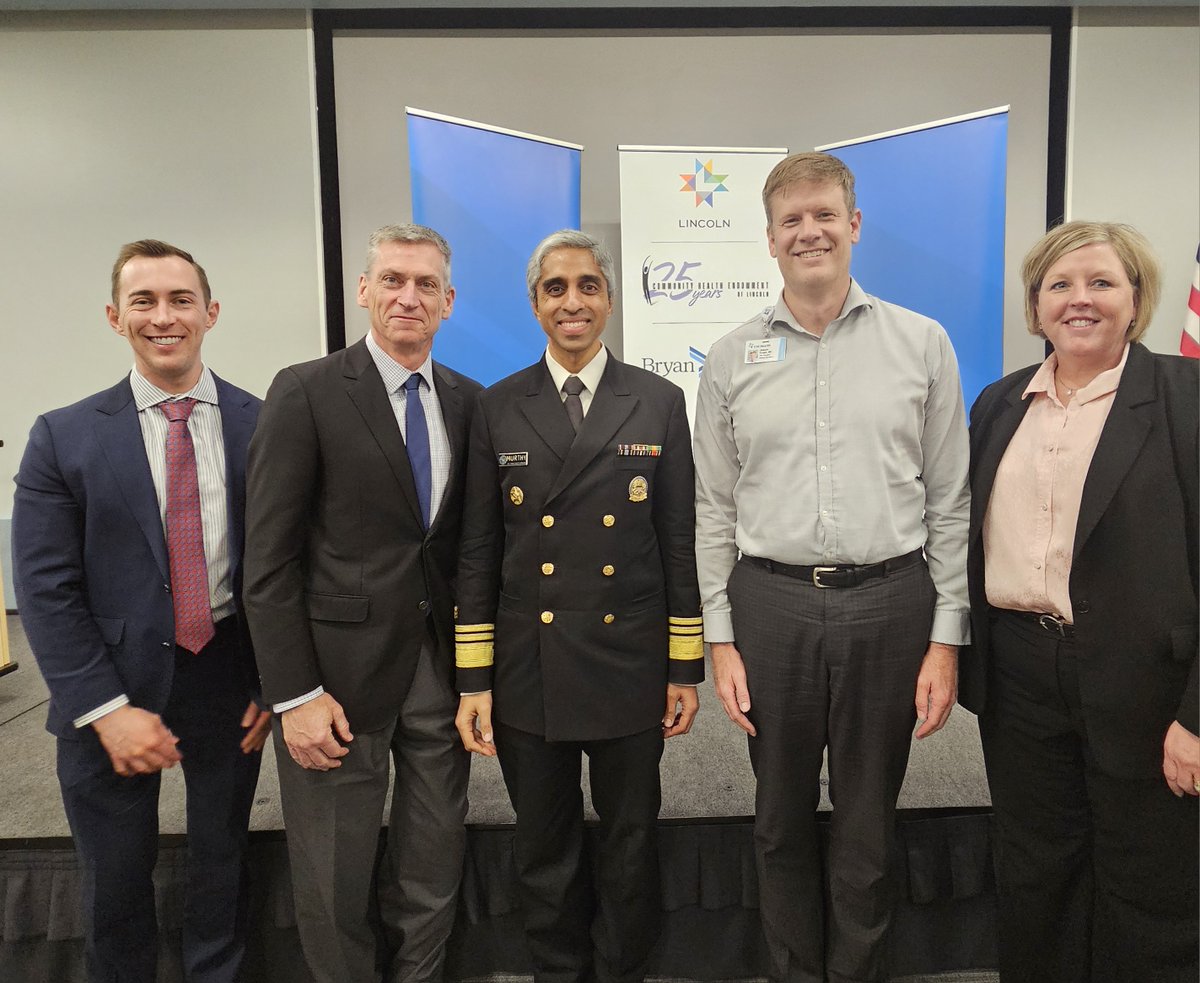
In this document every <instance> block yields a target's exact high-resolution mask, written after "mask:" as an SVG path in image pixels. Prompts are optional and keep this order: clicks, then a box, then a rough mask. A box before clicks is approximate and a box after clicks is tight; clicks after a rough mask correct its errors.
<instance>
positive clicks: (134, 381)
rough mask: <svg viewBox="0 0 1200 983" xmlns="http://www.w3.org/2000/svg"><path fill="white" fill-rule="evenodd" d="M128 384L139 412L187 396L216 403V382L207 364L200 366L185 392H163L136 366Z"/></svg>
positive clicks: (203, 401) (200, 401)
mask: <svg viewBox="0 0 1200 983" xmlns="http://www.w3.org/2000/svg"><path fill="white" fill-rule="evenodd" d="M129 385H130V386H131V387H132V388H133V403H134V405H135V406H136V407H137V411H138V412H139V413H141V412H142V410H148V409H150V407H152V406H157V405H158V404H159V403H166V402H170V401H171V400H175V399H188V398H189V397H190V398H191V399H194V400H196V401H197V402H199V403H212V404H213V406H216V405H218V400H217V384H216V382H215V381H214V380H213V374H212V370H211V369H209V367H208V366H207V365H202V366H201V369H200V379H199V380H198V381H197V382H196V384H195V385H194V386H192V388H191V389H190V390H188V391H187V392H185V393H179V394H176V393H168V392H164V391H163V390H161V389H159V388H158V386H156V385H155V384H154V383H153V382H150V381H149V380H148V379H147V378H146V377H145V376H144V375H142V374H141V373H140V372H139V371H138V370H137V368H136V366H135V367H134V368H133V369H132V370H131V371H130V373H129Z"/></svg>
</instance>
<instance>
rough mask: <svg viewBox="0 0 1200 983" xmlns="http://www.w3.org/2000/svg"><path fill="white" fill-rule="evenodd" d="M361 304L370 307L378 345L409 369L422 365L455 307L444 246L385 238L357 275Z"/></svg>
mask: <svg viewBox="0 0 1200 983" xmlns="http://www.w3.org/2000/svg"><path fill="white" fill-rule="evenodd" d="M358 306H359V307H365V308H366V309H367V310H368V311H369V312H370V315H371V334H372V335H374V337H375V341H376V342H377V343H378V345H379V347H380V348H382V349H383V350H384V351H385V352H387V353H388V354H389V355H390V356H391V357H392V358H394V359H395V360H396V361H397V362H399V363H400V364H401V365H403V366H404V367H405V368H408V369H418V368H420V366H421V364H422V363H423V362H424V361H425V359H426V357H427V356H428V355H429V350H430V349H431V348H432V347H433V336H434V335H435V334H437V330H438V328H440V327H441V326H442V322H443V321H444V320H445V319H446V318H448V317H449V316H450V312H451V311H452V310H453V309H454V288H453V287H451V286H449V285H448V284H447V283H446V261H445V259H444V258H443V256H442V253H441V251H440V250H439V249H438V247H437V246H435V245H434V244H433V243H431V242H398V241H390V242H381V243H380V244H379V247H378V251H377V254H376V256H375V261H374V262H373V263H372V264H371V268H370V269H369V270H367V272H366V273H364V274H363V275H362V276H360V277H359V278H358Z"/></svg>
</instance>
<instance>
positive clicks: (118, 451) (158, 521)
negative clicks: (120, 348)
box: [96, 379, 171, 583]
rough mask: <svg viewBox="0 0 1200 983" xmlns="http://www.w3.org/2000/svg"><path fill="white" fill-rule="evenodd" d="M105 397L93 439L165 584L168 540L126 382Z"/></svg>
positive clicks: (135, 406)
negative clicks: (101, 452) (102, 454)
mask: <svg viewBox="0 0 1200 983" xmlns="http://www.w3.org/2000/svg"><path fill="white" fill-rule="evenodd" d="M107 396H108V398H107V399H106V400H105V401H104V402H103V403H101V405H100V406H99V408H98V413H99V417H98V419H97V420H96V440H97V442H98V443H99V444H100V448H101V450H102V451H103V453H104V457H105V459H106V460H107V461H108V464H109V467H110V468H112V471H113V477H114V479H115V480H116V483H117V486H118V487H119V488H120V489H121V494H122V496H124V498H125V504H126V506H127V507H128V508H129V511H130V513H132V515H133V517H134V519H135V520H136V521H137V524H138V526H139V527H140V528H141V530H142V534H143V535H144V536H145V537H146V542H147V543H148V544H149V546H150V552H151V553H152V554H153V555H154V562H155V563H157V564H158V569H159V572H160V573H161V574H162V577H163V582H164V583H167V582H169V581H170V579H171V567H170V563H169V562H168V561H167V540H166V535H165V534H164V533H163V525H162V515H161V513H160V511H159V507H158V495H157V494H155V491H154V479H153V478H152V477H151V475H150V462H149V461H148V460H146V444H145V441H144V440H143V438H142V427H141V424H140V423H139V422H138V415H137V405H136V404H135V403H134V401H133V389H132V387H131V386H130V385H129V380H128V379H126V380H124V381H122V382H120V383H118V384H117V385H116V386H114V387H113V388H112V389H110V390H109V391H108V394H107Z"/></svg>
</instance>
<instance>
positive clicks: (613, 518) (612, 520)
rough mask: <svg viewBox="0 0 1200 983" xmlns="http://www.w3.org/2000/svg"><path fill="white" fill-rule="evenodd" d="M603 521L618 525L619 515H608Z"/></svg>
mask: <svg viewBox="0 0 1200 983" xmlns="http://www.w3.org/2000/svg"><path fill="white" fill-rule="evenodd" d="M603 521H604V524H605V525H606V526H613V525H616V522H617V517H616V516H615V515H606V516H605V517H604V520H603Z"/></svg>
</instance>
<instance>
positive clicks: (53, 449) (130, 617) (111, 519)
mask: <svg viewBox="0 0 1200 983" xmlns="http://www.w3.org/2000/svg"><path fill="white" fill-rule="evenodd" d="M214 379H215V381H216V385H217V394H218V402H219V405H220V411H221V428H222V431H223V433H224V438H225V467H226V487H227V491H228V503H227V504H228V514H229V554H230V561H231V563H232V565H233V568H232V574H233V589H234V598H235V600H236V601H237V603H238V605H239V621H240V620H241V619H240V603H241V582H242V552H243V545H244V538H245V537H244V529H245V526H244V514H245V498H246V451H247V447H248V446H249V443H250V437H251V435H252V434H253V432H254V426H255V421H256V419H257V417H258V409H259V406H260V405H261V403H260V400H259V399H258V398H257V397H255V396H252V395H251V394H250V393H248V392H245V391H243V390H241V389H238V388H236V387H235V386H231V385H229V384H228V383H226V382H224V381H222V380H221V379H219V378H216V377H215V376H214ZM16 482H17V491H16V497H15V499H14V502H13V527H12V546H13V561H14V567H15V576H14V581H15V583H14V588H15V591H16V595H17V604H18V609H19V611H20V614H21V624H22V626H23V627H24V629H25V633H26V635H27V636H28V638H29V642H30V646H31V647H32V649H33V653H34V655H35V656H36V658H37V662H38V666H39V668H40V669H41V671H42V675H43V677H44V678H45V680H46V684H47V686H48V687H49V689H50V712H49V717H48V719H47V722H46V727H47V729H48V730H49V731H50V732H51V733H53V734H56V735H58V736H59V737H70V736H73V735H74V733H75V728H74V725H73V723H72V721H74V720H75V719H77V718H78V717H80V716H82V715H84V714H86V713H88V712H90V711H91V710H94V709H96V708H97V707H99V706H102V705H103V704H105V703H107V702H108V701H110V700H112V699H114V698H116V697H117V696H119V695H120V694H122V693H124V694H126V695H127V696H128V697H129V700H130V702H131V703H132V704H133V705H134V706H137V707H141V708H143V709H146V710H150V711H152V712H154V713H161V712H162V711H163V709H164V707H165V706H166V704H167V698H168V696H169V695H170V692H171V679H172V675H173V669H174V663H175V660H174V646H175V641H174V639H175V623H174V613H173V611H172V606H171V594H170V590H169V585H170V567H169V565H168V562H167V545H166V537H165V535H164V532H163V527H162V521H161V519H160V514H159V507H158V499H157V497H156V496H155V492H154V482H153V480H152V479H151V476H150V464H149V462H148V461H147V460H146V451H145V444H144V443H143V440H142V431H141V427H140V425H139V423H138V416H137V407H136V405H135V404H134V400H133V389H132V388H131V386H130V384H129V380H128V378H126V379H123V380H122V381H121V382H119V383H117V385H115V386H113V387H112V388H111V389H107V390H105V391H104V392H100V393H97V394H95V395H94V396H89V397H88V398H87V399H84V400H81V401H80V402H78V403H75V404H73V405H71V406H67V407H64V408H62V409H58V410H53V411H51V412H49V413H46V414H44V415H42V416H40V417H38V419H37V422H36V423H34V425H33V430H32V431H31V432H30V435H29V443H28V444H27V446H26V448H25V454H24V457H23V458H22V460H21V468H20V471H19V472H18V473H17V477H16ZM243 636H244V639H243V641H244V644H243V651H244V652H245V659H246V681H247V686H248V693H247V701H249V696H250V690H251V689H252V688H253V687H255V686H256V683H257V674H256V673H255V671H254V663H253V652H252V649H251V647H250V644H249V635H248V634H246V633H245V631H244V630H243Z"/></svg>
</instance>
